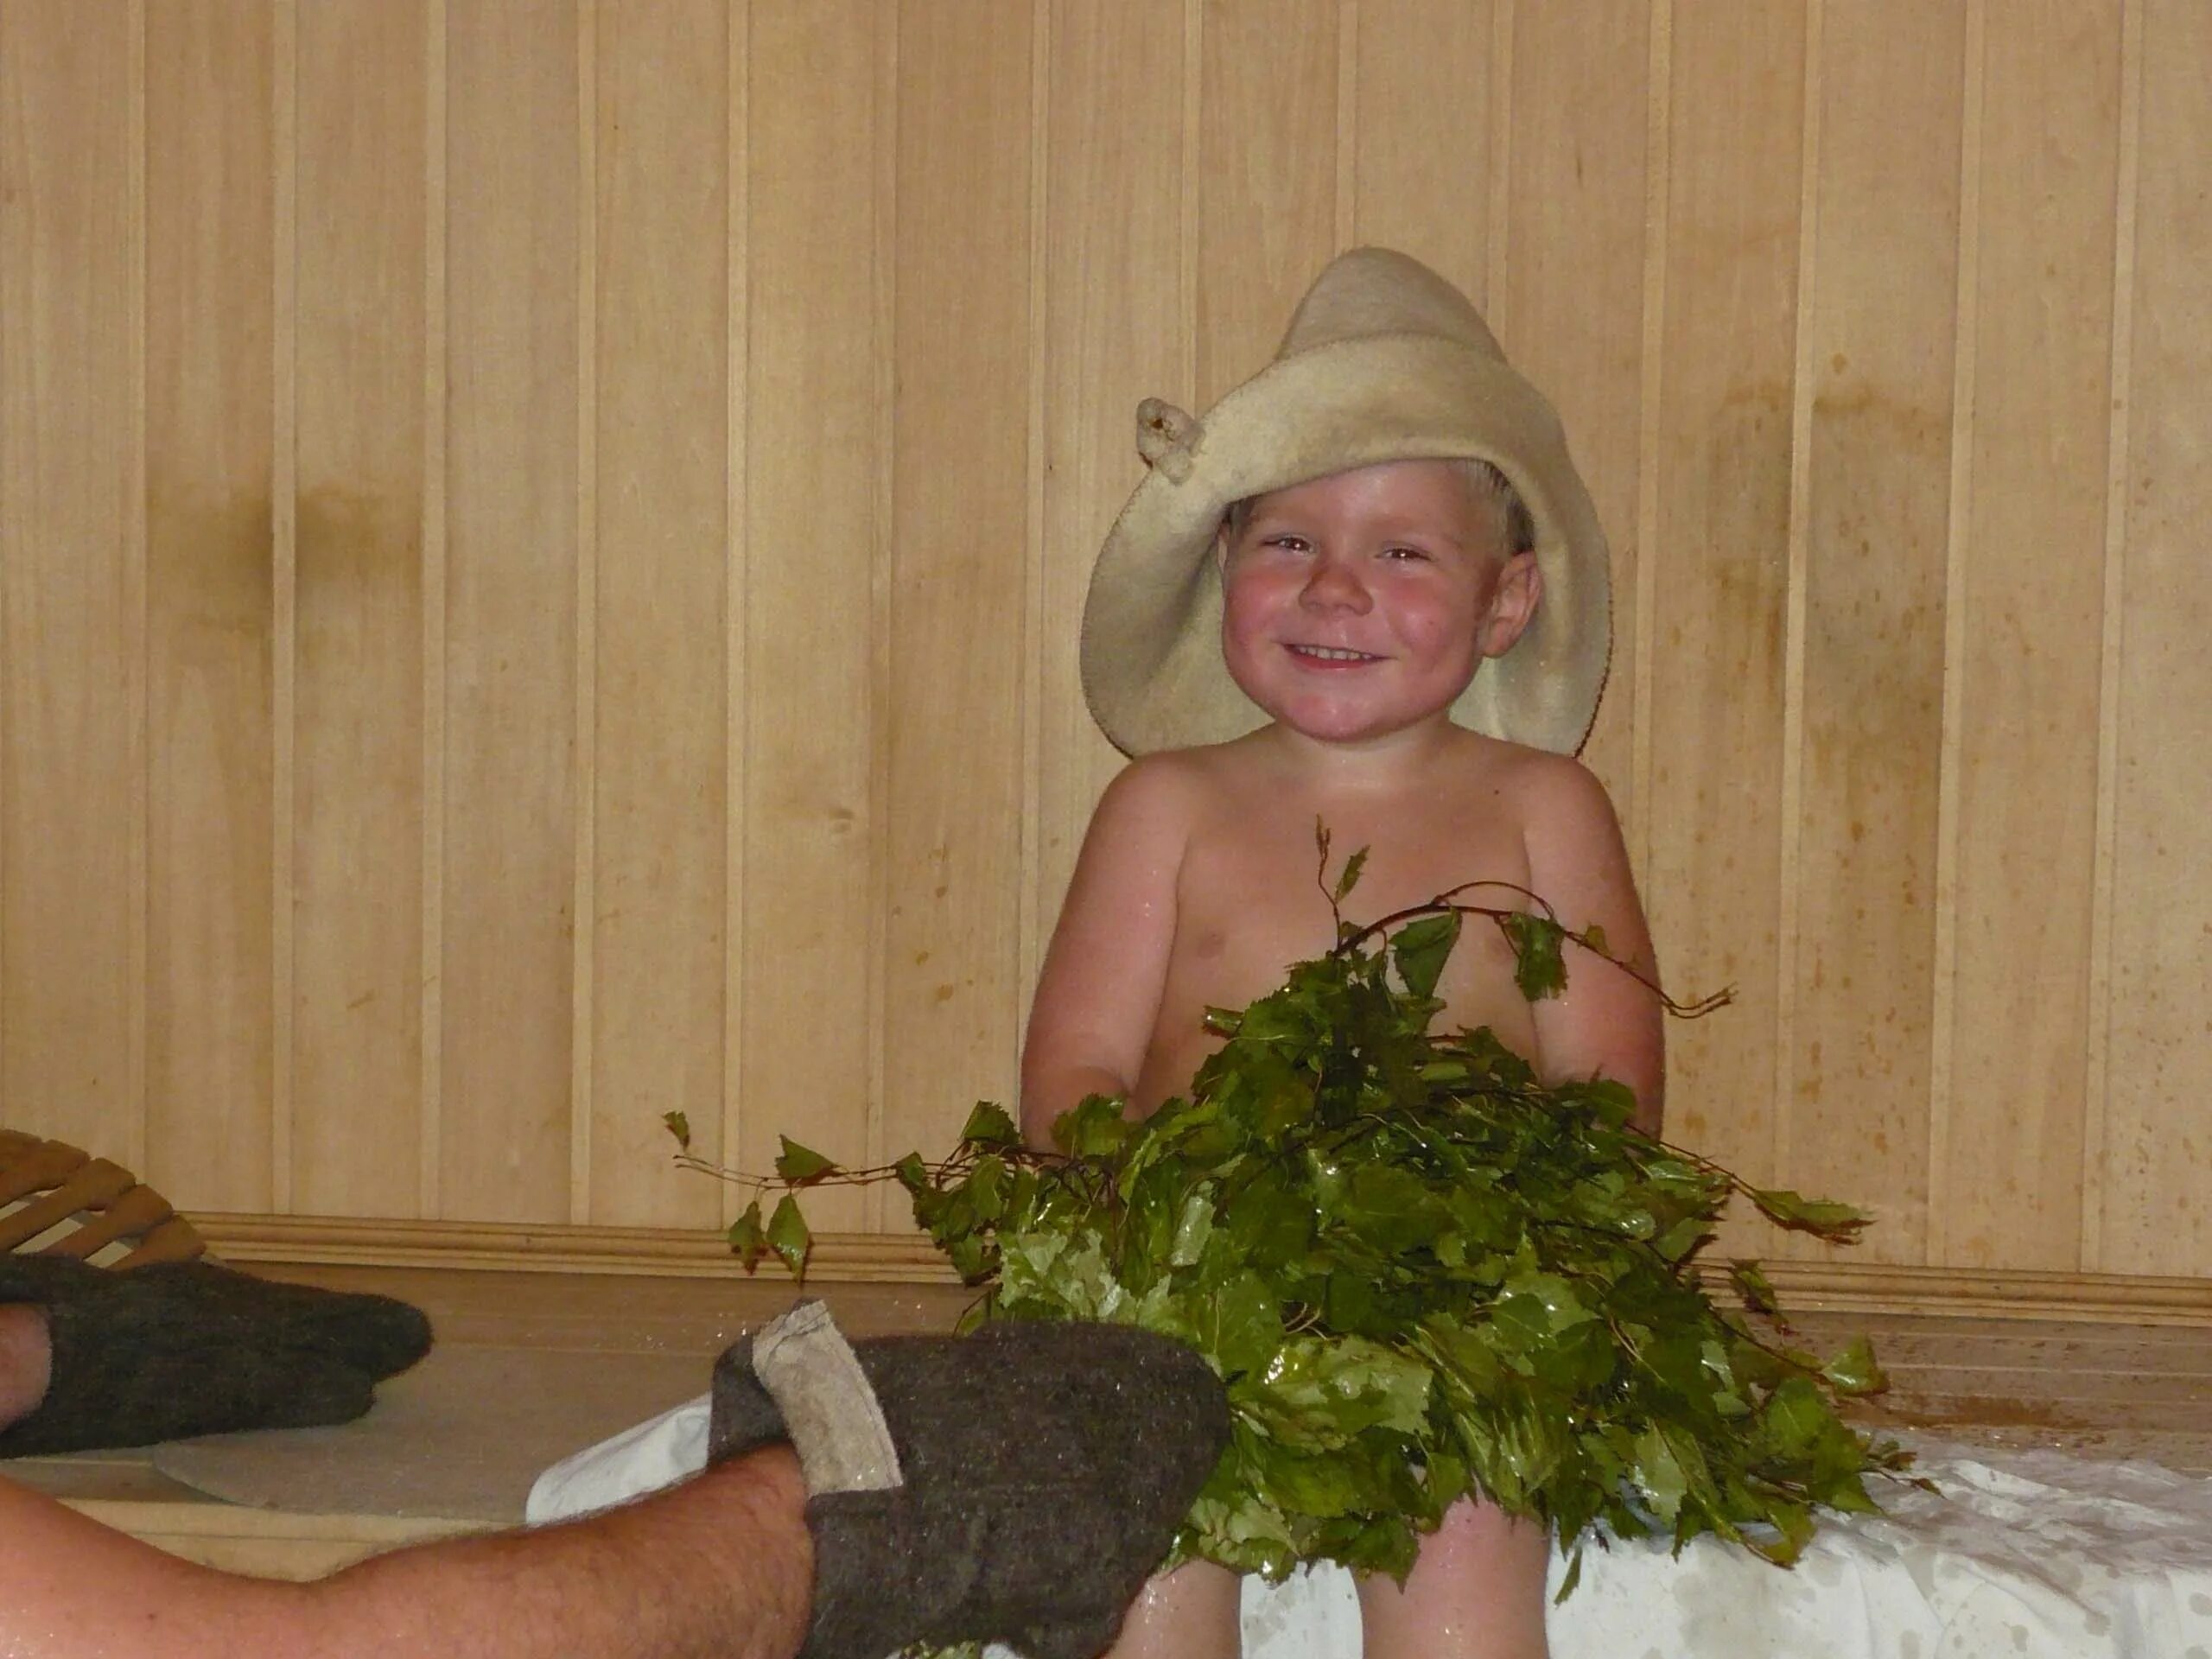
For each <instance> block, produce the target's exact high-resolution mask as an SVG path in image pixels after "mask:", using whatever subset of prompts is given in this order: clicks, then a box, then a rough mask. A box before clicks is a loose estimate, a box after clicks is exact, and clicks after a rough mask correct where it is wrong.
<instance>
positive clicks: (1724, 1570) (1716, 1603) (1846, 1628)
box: [529, 1395, 2212, 1659]
mask: <svg viewBox="0 0 2212 1659" xmlns="http://www.w3.org/2000/svg"><path fill="white" fill-rule="evenodd" d="M707 1418H708V1410H707V1401H706V1399H705V1397H704V1396H703V1395H702V1397H701V1398H699V1399H697V1400H695V1401H691V1402H687V1403H686V1404H684V1405H681V1406H678V1407H677V1408H675V1409H673V1410H671V1411H668V1412H664V1413H663V1414H661V1415H660V1416H658V1417H657V1418H655V1419H653V1420H652V1421H651V1422H648V1423H642V1424H639V1426H638V1427H635V1428H632V1429H629V1430H626V1431H625V1432H624V1433H620V1434H618V1435H616V1436H615V1437H614V1438H613V1439H612V1440H605V1441H602V1442H601V1444H599V1445H598V1446H592V1447H589V1448H588V1449H587V1450H585V1451H583V1452H578V1453H576V1454H575V1456H574V1457H570V1458H568V1459H563V1461H562V1462H560V1463H558V1464H556V1465H554V1466H553V1467H552V1468H550V1469H549V1470H547V1471H545V1472H544V1474H543V1475H542V1476H540V1477H539V1478H538V1481H537V1485H536V1486H535V1487H533V1488H532V1489H531V1495H530V1505H529V1516H530V1519H531V1521H532V1522H543V1521H551V1520H557V1519H560V1518H563V1517H564V1516H573V1515H579V1514H582V1513H585V1512H586V1511H588V1510H594V1509H602V1508H605V1507H607V1505H608V1504H612V1503H621V1502H623V1501H624V1500H626V1499H627V1498H631V1497H637V1496H638V1495H639V1494H640V1493H643V1492H646V1491H652V1489H653V1488H655V1487H657V1486H661V1485H665V1484H668V1483H669V1482H670V1481H671V1480H675V1479H678V1478H682V1477H683V1476H684V1475H687V1474H690V1473H692V1472H694V1471H696V1470H698V1469H699V1468H701V1467H702V1466H703V1465H704V1464H705V1460H706V1444H707ZM1915 1444H1916V1450H1917V1451H1918V1452H1920V1472H1921V1473H1923V1474H1924V1475H1926V1476H1928V1477H1929V1478H1930V1479H1932V1480H1934V1481H1935V1482H1936V1484H1938V1485H1939V1486H1940V1487H1941V1488H1942V1495H1941V1496H1934V1495H1931V1494H1929V1493H1926V1492H1922V1491H1916V1490H1913V1489H1910V1488H1905V1487H1894V1488H1881V1489H1878V1493H1877V1495H1878V1497H1880V1498H1881V1500H1882V1501H1883V1503H1885V1505H1886V1506H1887V1512H1886V1513H1885V1514H1884V1515H1880V1516H1831V1517H1828V1518H1827V1519H1826V1520H1825V1521H1824V1522H1823V1523H1822V1525H1821V1529H1820V1532H1819V1534H1818V1535H1816V1536H1815V1539H1814V1541H1813V1543H1812V1545H1811V1547H1810V1548H1808V1550H1807V1551H1806V1553H1805V1557H1804V1559H1803V1560H1802V1561H1800V1562H1799V1564H1798V1565H1797V1567H1796V1570H1794V1571H1791V1572H1783V1571H1782V1570H1780V1569H1778V1568H1776V1567H1770V1566H1768V1565H1767V1564H1766V1563H1765V1562H1764V1561H1761V1560H1758V1559H1756V1558H1755V1557H1753V1556H1751V1554H1748V1553H1746V1552H1745V1551H1744V1550H1742V1549H1739V1548H1736V1547H1735V1546H1733V1545H1729V1544H1723V1543H1719V1542H1718V1541H1714V1540H1713V1539H1711V1538H1700V1539H1699V1540H1698V1541H1696V1542H1694V1543H1693V1544H1691V1545H1690V1546H1689V1547H1688V1548H1687V1549H1685V1550H1684V1551H1683V1552H1682V1554H1681V1558H1680V1559H1679V1560H1677V1559H1675V1558H1673V1557H1671V1556H1670V1555H1669V1554H1668V1552H1667V1550H1666V1549H1665V1548H1664V1547H1663V1546H1660V1545H1656V1544H1652V1543H1649V1542H1637V1543H1619V1544H1615V1545H1613V1546H1612V1547H1611V1548H1599V1547H1597V1546H1596V1545H1594V1544H1593V1545H1592V1547H1591V1548H1590V1550H1589V1553H1588V1555H1587V1557H1586V1560H1585V1561H1584V1563H1583V1568H1582V1581H1581V1583H1580V1586H1578V1587H1577V1588H1576V1590H1575V1592H1574V1593H1573V1595H1572V1596H1570V1597H1569V1598H1568V1599H1567V1602H1566V1603H1565V1605H1561V1606H1558V1607H1555V1608H1554V1609H1553V1610H1552V1615H1551V1623H1550V1636H1551V1649H1552V1652H1553V1654H1554V1656H1555V1659H1599V1656H1605V1659H1614V1656H1620V1659H1769V1656H1771V1659H1942V1656H1959V1659H2212V1479H2209V1478H2202V1477H2196V1476H2189V1475H2178V1474H2175V1473H2173V1472H2172V1471H2169V1470H2165V1469H2161V1468H2159V1467H2158V1466H2157V1465H2152V1464H2145V1463H2101V1462H2096V1461H2094V1460H2091V1459H2083V1458H2076V1457H2070V1456H2067V1455H2065V1454H2063V1453H2060V1452H2011V1451H2005V1452H1999V1451H1988V1450H1983V1449H1980V1448H1976V1447H1972V1446H1960V1445H1955V1444H1947V1443H1944V1442H1942V1441H1937V1440H1917V1441H1916V1443H1915ZM1563 1567H1564V1563H1563V1562H1562V1561H1561V1560H1560V1559H1558V1558H1557V1557H1556V1556H1555V1557H1554V1560H1553V1563H1552V1582H1553V1586H1554V1589H1555V1588H1556V1587H1557V1586H1558V1583H1559V1575H1560V1572H1561V1571H1562V1570H1563ZM1243 1618H1244V1651H1245V1653H1246V1655H1247V1656H1248V1659H1357V1655H1358V1653H1359V1651H1360V1646H1359V1612H1358V1607H1357V1602H1356V1600H1355V1599H1354V1597H1353V1593H1352V1587H1351V1576H1350V1575H1349V1574H1348V1573H1344V1572H1343V1571H1342V1570H1340V1569H1338V1568H1335V1567H1323V1568H1319V1569H1317V1570H1315V1571H1313V1572H1312V1573H1301V1574H1299V1575H1297V1576H1295V1577H1294V1578H1292V1579H1291V1580H1289V1581H1288V1582H1287V1583H1285V1584H1281V1585H1274V1586H1270V1585H1267V1584H1263V1583H1262V1582H1261V1581H1260V1580H1256V1579H1248V1580H1246V1581H1245V1586H1244V1604H1243Z"/></svg>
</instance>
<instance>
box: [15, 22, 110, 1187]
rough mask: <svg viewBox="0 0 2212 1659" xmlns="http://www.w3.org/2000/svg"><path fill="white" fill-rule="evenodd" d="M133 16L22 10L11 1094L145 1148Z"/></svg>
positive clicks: (18, 1112) (34, 1114) (70, 1128)
mask: <svg viewBox="0 0 2212 1659" xmlns="http://www.w3.org/2000/svg"><path fill="white" fill-rule="evenodd" d="M132 16H133V14H132V12H131V10H130V9H129V8H127V7H122V6H105V7H97V8H92V7H85V8H79V7H60V6H34V7H22V6H10V7H7V8H5V9H0V927H4V932H0V1099H4V1100H5V1101H6V1102H8V1103H9V1107H8V1109H9V1111H10V1113H11V1114H12V1115H13V1116H14V1118H15V1119H16V1121H17V1122H21V1123H22V1125H23V1126H24V1127H27V1128H33V1129H36V1130H39V1131H41V1132H42V1133H46V1134H51V1135H62V1136H66V1137H74V1138H81V1139H84V1140H88V1141H92V1143H93V1144H96V1145H99V1146H101V1147H105V1148H112V1149H114V1150H115V1152H116V1155H118V1156H127V1157H133V1158H135V1157H137V1156H138V1154H139V1153H140V1152H141V1151H142V1150H143V1120H142V1118H141V1116H140V1108H141V1103H140V1102H139V1101H137V1100H136V1099H134V1098H133V1097H132V1087H131V1084H132V1077H131V1075H130V1073H131V1062H132V1052H131V1051H132V1031H131V1012H130V1010H131V1007H132V1001H133V997H134V995H136V994H137V988H136V987H134V986H133V985H132V983H131V982H130V969H131V956H132V938H133V931H132V930H133V919H132V917H131V915H130V900H131V896H132V893H133V890H134V887H136V885H137V875H136V874H135V873H134V869H133V865H134V857H133V839H134V837H133V829H132V823H133V815H134V813H135V812H137V810H140V802H141V796H140V793H139V789H140V779H138V778H137V777H135V776H134V775H133V774H132V770H131V766H130V760H131V751H132V748H133V747H134V744H133V722H134V720H135V719H136V715H135V712H134V705H135V701H136V698H135V691H136V688H137V685H138V675H139V672H140V668H141V665H140V664H139V663H138V662H137V661H136V660H134V659H133V656H132V647H133V646H134V645H135V644H136V643H137V637H138V628H139V622H138V619H137V616H136V615H135V614H134V609H135V607H134V604H133V598H134V594H133V590H134V588H135V586H136V575H135V573H134V568H133V567H134V561H133V548H132V545H131V543H132V541H133V537H134V532H135V526H136V524H137V517H136V508H135V506H134V504H133V501H132V491H133V487H134V485H135V484H136V483H137V465H138V458H137V431H138V415H139V411H138V410H137V408H136V407H135V406H134V400H135V398H136V397H137V391H138V388H137V385H136V384H135V378H134V370H133V357H132V353H133V351H134V349H135V342H134V340H133V329H134V327H135V324H136V321H137V318H136V315H135V314H134V295H135V289H134V287H133V283H134V273H133V261H134V256H135V254H136V251H137V234H136V232H137V226H135V225H134V223H133V221H132V217H131V209H132V206H133V204H132V200H131V188H132V175H131V168H132V160H131V155H130V123H129V121H128V119H127V118H126V116H127V112H128V111H129V110H130V108H131V104H132V99H133V98H134V97H135V96H136V95H137V93H136V89H135V88H134V87H133V86H131V84H130V67H131V62H132V54H131V25H132Z"/></svg>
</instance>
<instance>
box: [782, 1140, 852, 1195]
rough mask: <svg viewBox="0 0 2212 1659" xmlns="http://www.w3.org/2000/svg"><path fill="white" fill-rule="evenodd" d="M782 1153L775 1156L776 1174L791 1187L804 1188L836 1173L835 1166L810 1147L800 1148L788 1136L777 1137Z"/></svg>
mask: <svg viewBox="0 0 2212 1659" xmlns="http://www.w3.org/2000/svg"><path fill="white" fill-rule="evenodd" d="M778 1138H779V1140H781V1141H782V1142H783V1147H784V1149H783V1151H782V1152H781V1153H779V1154H777V1158H776V1174H777V1176H778V1177H779V1179H783V1180H786V1181H789V1182H790V1183H791V1185H793V1186H804V1185H807V1184H808V1183H810V1182H812V1181H818V1180H820V1179H822V1178H823V1176H825V1175H834V1174H836V1173H837V1166H836V1164H834V1163H832V1162H831V1161H830V1160H829V1159H827V1158H824V1157H823V1155H822V1154H820V1153H818V1152H817V1151H815V1150H814V1148H813V1147H802V1146H801V1145H799V1143H798V1141H794V1140H792V1139H791V1136H789V1135H782V1136H779V1137H778Z"/></svg>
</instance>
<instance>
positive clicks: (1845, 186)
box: [1783, 0, 1965, 1261]
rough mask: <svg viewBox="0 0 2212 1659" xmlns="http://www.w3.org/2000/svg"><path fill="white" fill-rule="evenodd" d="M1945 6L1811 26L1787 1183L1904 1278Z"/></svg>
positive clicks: (1924, 912)
mask: <svg viewBox="0 0 2212 1659" xmlns="http://www.w3.org/2000/svg"><path fill="white" fill-rule="evenodd" d="M1964 23H1965V18H1964V13H1963V10H1962V8H1961V6H1960V5H1959V4H1957V3H1951V4H1942V5H1935V4H1929V3H1926V0H1885V3H1883V4H1879V5H1872V6H1869V5H1841V6H1831V7H1829V8H1827V11H1826V15H1825V16H1824V17H1823V19H1822V30H1823V32H1822V36H1821V77H1820V97H1821V117H1820V135H1821V137H1820V161H1819V175H1818V180H1817V198H1816V208H1815V211H1816V212H1817V213H1818V215H1819V227H1820V228H1819V241H1818V255H1817V259H1816V262H1815V271H1814V274H1813V288H1814V292H1815V296H1816V297H1815V302H1814V306H1813V309H1812V314H1811V315H1810V316H1809V317H1808V319H1807V324H1806V326H1807V328H1808V347H1809V349H1808V353H1807V359H1808V371H1809V374H1810V377H1811V383H1812V384H1811V386H1810V388H1809V390H1810V391H1811V395H1812V401H1811V425H1810V429H1809V430H1808V432H1807V434H1806V435H1805V442H1806V443H1807V444H1808V446H1809V454H1808V460H1809V462H1810V467H1811V472H1810V477H1809V480H1808V523H1807V564H1806V569H1807V576H1808V582H1807V591H1806V594H1805V633H1804V683H1803V706H1804V709H1805V715H1804V720H1803V736H1802V741H1803V747H1802V753H1801V755H1800V762H1801V766H1802V772H1801V779H1802V785H1801V792H1800V810H1799V811H1798V812H1797V814H1796V825H1797V828H1796V835H1797V840H1798V863H1797V869H1798V881H1799V893H1798V895H1797V905H1798V924H1799V926H1798V933H1797V948H1796V959H1795V961H1794V962H1790V963H1784V964H1783V970H1784V971H1785V972H1786V973H1789V974H1792V975H1794V976H1795V977H1796V998H1797V1001H1796V1014H1795V1020H1794V1027H1795V1038H1796V1041H1795V1046H1794V1047H1795V1052H1792V1053H1790V1054H1788V1055H1785V1056H1784V1057H1783V1058H1784V1063H1785V1064H1786V1065H1788V1066H1789V1076H1790V1081H1791V1088H1790V1092H1789V1096H1787V1098H1786V1100H1785V1102H1784V1103H1783V1109H1785V1110H1786V1111H1788V1112H1789V1115H1790V1117H1791V1120H1792V1122H1791V1128H1790V1139H1789V1154H1790V1155H1789V1168H1788V1169H1786V1170H1785V1171H1784V1172H1783V1173H1784V1174H1785V1176H1787V1177H1789V1178H1790V1179H1802V1180H1803V1181H1805V1182H1807V1183H1810V1184H1816V1183H1817V1182H1818V1181H1820V1180H1821V1179H1827V1172H1829V1171H1834V1170H1846V1169H1847V1170H1849V1171H1850V1172H1851V1178H1852V1180H1853V1184H1854V1188H1855V1191H1854V1194H1853V1196H1855V1197H1856V1198H1859V1199H1860V1200H1861V1201H1863V1202H1866V1203H1867V1204H1869V1205H1872V1206H1873V1207H1875V1208H1876V1209H1877V1210H1878V1212H1879V1215H1880V1224H1879V1225H1878V1226H1877V1227H1876V1228H1874V1229H1873V1230H1872V1232H1871V1233H1870V1234H1869V1235H1868V1236H1867V1240H1866V1245H1865V1246H1864V1248H1863V1249H1862V1250H1861V1251H1860V1252H1859V1254H1862V1255H1872V1256H1873V1257H1875V1258H1878V1259H1880V1260H1884V1261H1917V1260H1921V1259H1923V1249H1924V1245H1925V1231H1926V1214H1925V1211H1926V1206H1927V1203H1928V1192H1927V1185H1926V1178H1927V1167H1928V1160H1927V1139H1928V1136H1927V1114H1928V1079H1929V1052H1930V1051H1929V1042H1930V1036H1929V1016H1930V1012H1931V1007H1932V995H1933V982H1934V981H1933V974H1934V950H1935V934H1934V906H1933V902H1932V900H1933V890H1934V880H1935V857H1936V769H1937V766H1938V764H1939V749H1940V746H1941V730H1942V697H1943V693H1942V680H1943V633H1944V626H1943V590H1944V572H1945V535H1946V528H1947V524H1948V512H1949V479H1950V459H1951V458H1950V431H1951V378H1952V356H1953V353H1952V345H1953V335H1952V318H1953V311H1954V304H1955V292H1956V280H1955V272H1956V257H1955V253H1956V249H1957V245H1958V231H1959V220H1958V180H1959V137H1960V135H1959V88H1960V86H1961V85H1962V84H1963V51H1964V40H1965V34H1964Z"/></svg>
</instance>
